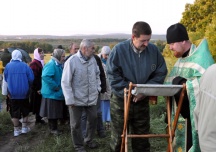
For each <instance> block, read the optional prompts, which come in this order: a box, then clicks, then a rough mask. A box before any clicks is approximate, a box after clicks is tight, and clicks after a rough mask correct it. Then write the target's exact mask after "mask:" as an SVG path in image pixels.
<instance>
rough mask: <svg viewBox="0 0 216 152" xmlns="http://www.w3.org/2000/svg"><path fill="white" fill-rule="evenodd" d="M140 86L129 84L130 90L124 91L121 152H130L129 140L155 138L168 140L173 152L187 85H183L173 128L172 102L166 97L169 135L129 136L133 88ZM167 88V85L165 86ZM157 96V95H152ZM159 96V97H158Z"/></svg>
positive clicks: (169, 147) (168, 151) (169, 148)
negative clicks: (128, 128) (128, 126)
mask: <svg viewBox="0 0 216 152" xmlns="http://www.w3.org/2000/svg"><path fill="white" fill-rule="evenodd" d="M136 86H138V85H137V84H132V83H130V84H129V89H128V90H127V89H126V88H125V89H124V126H123V133H122V143H121V152H128V138H155V137H162V138H168V147H167V152H173V147H172V143H173V138H174V137H175V130H176V127H177V123H178V118H179V114H180V110H181V107H182V102H183V98H184V93H185V90H186V85H185V84H183V85H181V86H182V91H181V96H180V99H179V102H178V103H179V104H178V107H177V110H176V113H175V115H174V122H173V126H171V104H170V103H171V101H170V98H169V96H165V98H166V105H167V117H168V133H167V134H142V135H135V134H128V131H127V125H128V124H127V123H128V115H129V108H130V103H131V97H132V93H131V92H132V89H133V87H136ZM164 86H165V85H164ZM152 96H155V95H152ZM157 96H159V95H157Z"/></svg>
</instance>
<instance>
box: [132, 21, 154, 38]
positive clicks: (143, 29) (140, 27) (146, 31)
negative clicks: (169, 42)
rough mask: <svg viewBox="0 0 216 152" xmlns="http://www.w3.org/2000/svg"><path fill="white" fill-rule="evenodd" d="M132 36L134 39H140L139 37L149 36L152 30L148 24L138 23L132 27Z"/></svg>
mask: <svg viewBox="0 0 216 152" xmlns="http://www.w3.org/2000/svg"><path fill="white" fill-rule="evenodd" d="M132 34H133V35H134V36H135V37H140V35H151V34H152V30H151V27H150V26H149V24H148V23H146V22H142V21H139V22H136V23H135V24H134V25H133V28H132Z"/></svg>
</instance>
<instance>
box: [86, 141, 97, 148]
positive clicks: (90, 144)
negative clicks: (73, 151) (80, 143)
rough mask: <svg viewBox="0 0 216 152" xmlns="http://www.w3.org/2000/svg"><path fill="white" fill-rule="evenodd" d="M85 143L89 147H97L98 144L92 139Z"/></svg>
mask: <svg viewBox="0 0 216 152" xmlns="http://www.w3.org/2000/svg"><path fill="white" fill-rule="evenodd" d="M86 145H87V146H88V147H89V148H91V149H94V148H97V147H98V144H97V143H96V142H94V141H90V142H87V143H86Z"/></svg>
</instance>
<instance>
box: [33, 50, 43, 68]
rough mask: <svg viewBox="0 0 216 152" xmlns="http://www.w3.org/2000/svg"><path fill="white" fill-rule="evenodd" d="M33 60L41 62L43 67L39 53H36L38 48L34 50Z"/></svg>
mask: <svg viewBox="0 0 216 152" xmlns="http://www.w3.org/2000/svg"><path fill="white" fill-rule="evenodd" d="M34 59H36V60H38V61H40V62H41V64H42V66H44V60H41V58H40V53H39V52H38V48H36V49H35V50H34Z"/></svg>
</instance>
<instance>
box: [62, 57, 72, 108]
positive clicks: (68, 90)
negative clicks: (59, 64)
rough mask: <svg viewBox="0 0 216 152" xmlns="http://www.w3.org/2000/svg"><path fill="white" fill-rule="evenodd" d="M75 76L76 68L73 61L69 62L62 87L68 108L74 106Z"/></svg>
mask: <svg viewBox="0 0 216 152" xmlns="http://www.w3.org/2000/svg"><path fill="white" fill-rule="evenodd" d="M73 74H74V67H73V63H72V60H67V62H65V65H64V69H63V73H62V79H61V87H62V91H63V94H64V97H65V102H66V105H68V106H69V105H73V104H74V94H73V89H72V80H73Z"/></svg>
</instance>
